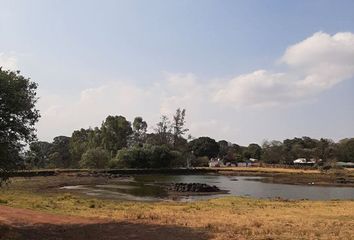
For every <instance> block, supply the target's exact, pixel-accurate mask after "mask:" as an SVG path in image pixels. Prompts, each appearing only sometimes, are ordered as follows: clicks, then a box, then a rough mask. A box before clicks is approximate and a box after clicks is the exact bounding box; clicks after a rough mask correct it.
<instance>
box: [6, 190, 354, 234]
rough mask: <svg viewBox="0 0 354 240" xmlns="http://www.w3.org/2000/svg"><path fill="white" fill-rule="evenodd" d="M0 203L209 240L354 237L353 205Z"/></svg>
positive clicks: (37, 196)
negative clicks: (185, 231) (177, 230)
mask: <svg viewBox="0 0 354 240" xmlns="http://www.w3.org/2000/svg"><path fill="white" fill-rule="evenodd" d="M0 204H3V205H6V206H11V207H16V208H27V209H34V210H38V211H41V212H50V213H56V214H69V215H75V216H85V217H97V218H109V219H114V220H117V221H128V222H133V223H142V224H159V225H169V226H170V225H174V226H183V227H187V228H192V229H198V231H203V232H206V233H208V234H210V236H211V238H210V239H269V240H270V239H348V240H349V239H353V238H352V237H353V236H354V201H286V200H256V199H251V198H242V197H227V198H221V199H213V200H208V201H198V202H191V203H181V202H153V203H149V202H127V201H113V200H99V199H94V198H87V197H86V198H85V197H80V196H77V195H71V194H67V193H66V194H59V193H32V192H27V191H19V190H11V189H8V190H1V191H0Z"/></svg>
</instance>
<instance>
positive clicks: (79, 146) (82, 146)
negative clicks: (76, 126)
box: [70, 128, 92, 166]
mask: <svg viewBox="0 0 354 240" xmlns="http://www.w3.org/2000/svg"><path fill="white" fill-rule="evenodd" d="M91 131H92V129H87V130H86V129H83V128H81V129H80V130H76V131H74V132H73V133H72V135H71V139H70V153H71V157H72V162H73V164H72V165H77V166H78V164H79V161H80V160H81V157H82V154H84V153H85V152H86V151H87V149H88V148H89V144H90V139H89V138H90V132H91Z"/></svg>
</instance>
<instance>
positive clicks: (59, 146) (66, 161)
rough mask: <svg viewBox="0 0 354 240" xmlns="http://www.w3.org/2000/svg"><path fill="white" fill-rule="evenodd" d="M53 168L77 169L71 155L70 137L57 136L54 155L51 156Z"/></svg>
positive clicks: (54, 141)
mask: <svg viewBox="0 0 354 240" xmlns="http://www.w3.org/2000/svg"><path fill="white" fill-rule="evenodd" d="M49 158H50V162H51V167H57V168H70V167H75V166H73V163H72V158H71V153H70V137H66V136H57V137H55V138H54V139H53V143H52V153H51V154H50V156H49Z"/></svg>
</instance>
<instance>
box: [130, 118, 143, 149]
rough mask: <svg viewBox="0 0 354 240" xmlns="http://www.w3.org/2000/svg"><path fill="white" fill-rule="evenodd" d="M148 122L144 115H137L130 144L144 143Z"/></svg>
mask: <svg viewBox="0 0 354 240" xmlns="http://www.w3.org/2000/svg"><path fill="white" fill-rule="evenodd" d="M146 131H147V123H146V122H145V121H144V120H143V118H142V117H136V118H135V119H134V121H133V133H132V135H131V143H130V145H140V146H141V145H142V144H143V143H144V142H145V139H146Z"/></svg>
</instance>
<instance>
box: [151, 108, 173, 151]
mask: <svg viewBox="0 0 354 240" xmlns="http://www.w3.org/2000/svg"><path fill="white" fill-rule="evenodd" d="M172 139H173V137H172V129H171V122H170V120H169V119H168V117H167V116H165V115H162V116H161V120H160V122H158V123H157V124H156V128H155V137H154V141H156V144H158V145H169V144H171V142H172Z"/></svg>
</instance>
